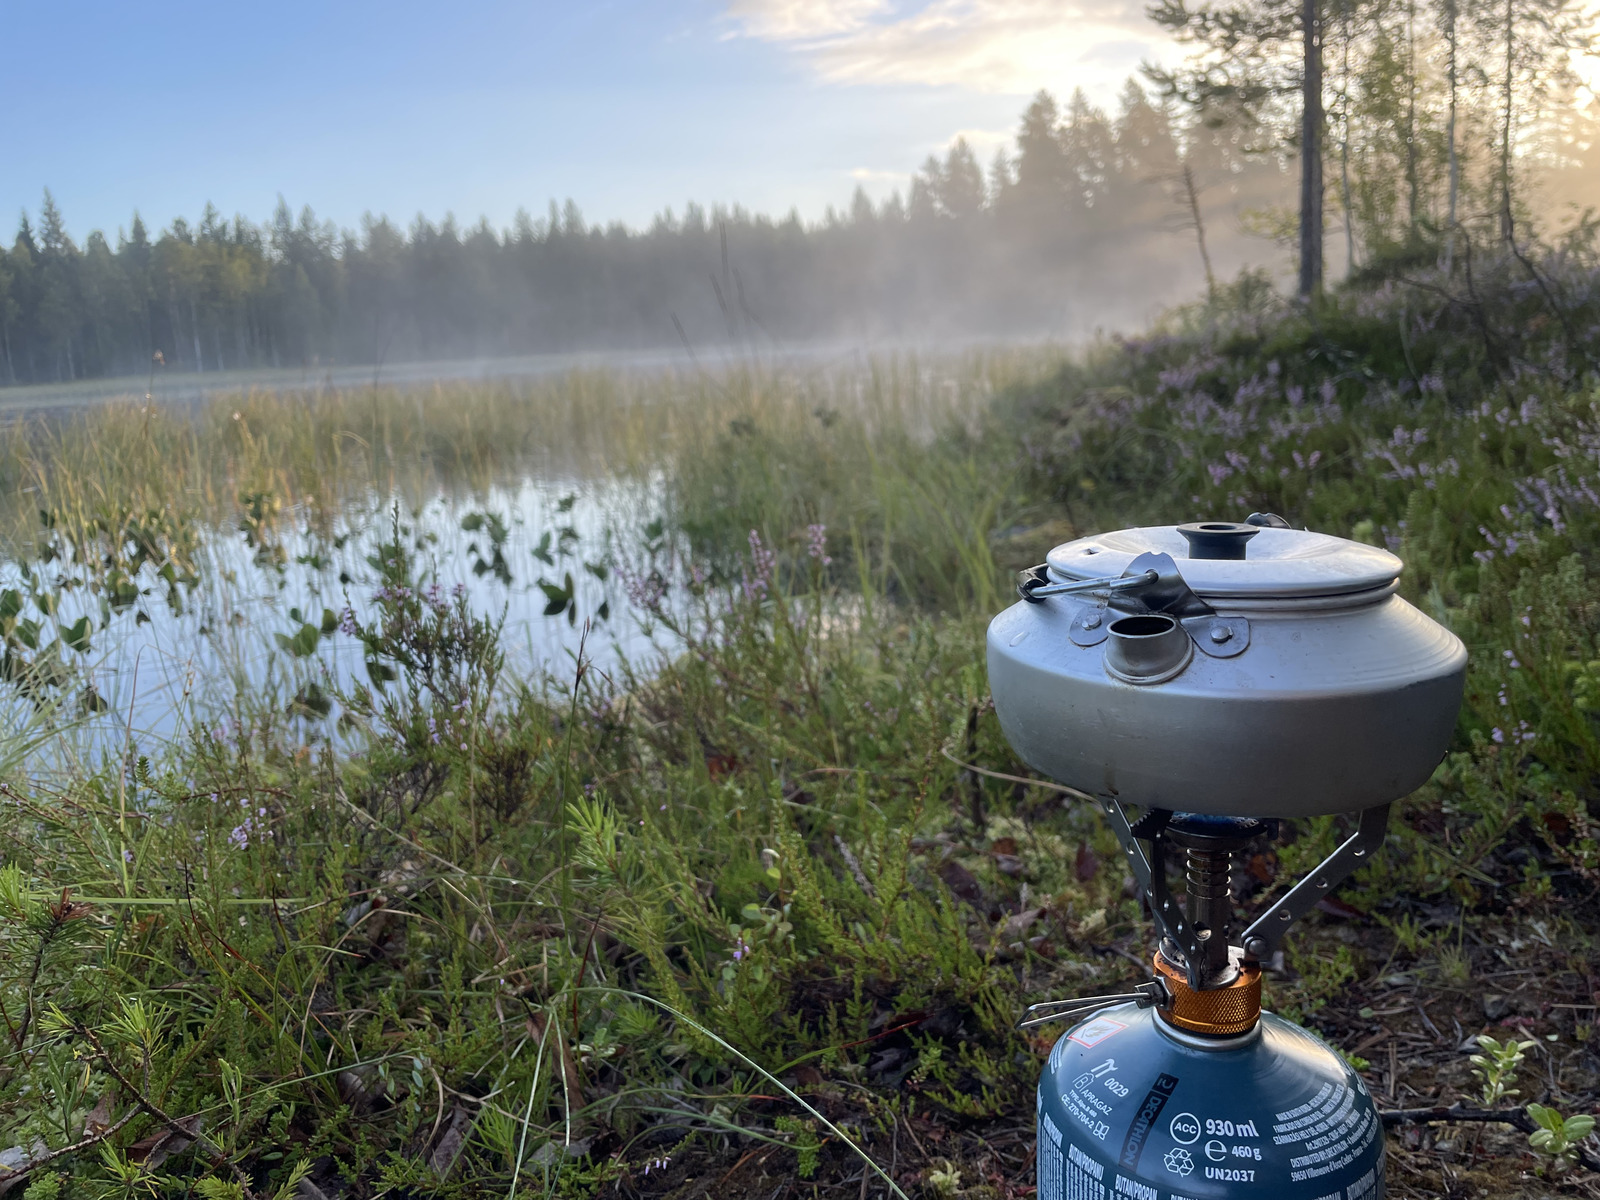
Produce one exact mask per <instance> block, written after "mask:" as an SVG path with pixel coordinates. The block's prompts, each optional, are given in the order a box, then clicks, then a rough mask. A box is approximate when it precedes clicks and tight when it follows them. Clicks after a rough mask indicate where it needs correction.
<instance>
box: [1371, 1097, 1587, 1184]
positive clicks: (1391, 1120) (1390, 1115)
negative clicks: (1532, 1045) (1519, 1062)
mask: <svg viewBox="0 0 1600 1200" xmlns="http://www.w3.org/2000/svg"><path fill="white" fill-rule="evenodd" d="M1378 1115H1379V1116H1381V1117H1382V1118H1383V1127H1384V1128H1385V1129H1392V1128H1394V1127H1395V1126H1397V1125H1429V1124H1433V1123H1435V1122H1438V1123H1443V1124H1490V1125H1509V1126H1511V1127H1512V1128H1513V1129H1519V1130H1521V1131H1522V1132H1523V1133H1533V1132H1535V1131H1536V1130H1537V1129H1538V1128H1539V1124H1538V1122H1537V1121H1535V1120H1534V1119H1533V1118H1532V1117H1530V1116H1529V1115H1528V1109H1527V1106H1526V1105H1519V1106H1518V1107H1516V1108H1467V1107H1465V1106H1464V1105H1462V1104H1460V1103H1456V1104H1452V1105H1449V1106H1448V1107H1446V1106H1445V1105H1442V1104H1441V1105H1436V1106H1435V1107H1433V1108H1395V1109H1390V1110H1389V1111H1388V1112H1380V1113H1379V1114H1378ZM1577 1150H1578V1161H1579V1162H1581V1163H1582V1164H1583V1165H1584V1166H1585V1167H1588V1168H1589V1170H1591V1171H1600V1155H1596V1154H1594V1153H1593V1152H1592V1151H1590V1150H1589V1149H1587V1148H1586V1147H1584V1146H1582V1145H1580V1146H1578V1147H1577Z"/></svg>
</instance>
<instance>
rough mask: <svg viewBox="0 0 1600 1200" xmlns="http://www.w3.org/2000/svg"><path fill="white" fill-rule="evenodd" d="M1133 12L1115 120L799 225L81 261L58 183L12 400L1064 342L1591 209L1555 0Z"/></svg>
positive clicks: (961, 153) (1040, 131) (1574, 33)
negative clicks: (1254, 278)
mask: <svg viewBox="0 0 1600 1200" xmlns="http://www.w3.org/2000/svg"><path fill="white" fill-rule="evenodd" d="M1151 12H1152V16H1153V17H1154V18H1155V19H1156V20H1157V21H1159V22H1160V23H1162V24H1163V25H1165V26H1167V27H1168V28H1170V29H1172V30H1173V31H1174V32H1176V33H1177V34H1178V36H1179V37H1180V38H1182V39H1186V40H1188V41H1190V42H1191V43H1193V45H1194V46H1195V48H1196V51H1197V53H1196V55H1195V56H1194V57H1193V58H1192V59H1191V60H1190V61H1189V62H1188V63H1187V64H1185V65H1184V66H1183V67H1181V68H1178V69H1173V70H1165V71H1162V70H1155V69H1149V70H1147V72H1146V75H1147V80H1146V83H1145V85H1141V84H1140V83H1138V82H1135V81H1130V82H1129V83H1128V85H1127V86H1126V87H1125V89H1124V91H1123V93H1122V95H1121V97H1120V99H1119V102H1118V104H1117V105H1116V107H1115V110H1114V111H1112V112H1107V111H1105V110H1103V109H1101V108H1099V107H1097V106H1095V105H1093V104H1091V103H1090V102H1089V101H1088V100H1087V98H1086V97H1085V96H1084V95H1083V94H1082V93H1081V92H1078V93H1075V94H1074V95H1073V96H1072V97H1071V98H1070V99H1069V100H1068V101H1067V103H1066V104H1064V105H1062V104H1058V102H1057V101H1056V99H1055V98H1054V97H1052V96H1051V95H1049V94H1048V93H1044V92H1041V93H1040V94H1039V95H1038V96H1036V97H1035V98H1034V100H1033V101H1032V102H1031V103H1030V104H1029V106H1028V108H1027V110H1026V111H1025V112H1024V113H1023V115H1022V118H1021V121H1020V123H1019V127H1018V130H1017V133H1016V137H1015V141H1014V144H1013V145H1012V146H1011V147H1010V148H1009V149H1002V150H1000V151H997V152H996V153H995V155H994V157H993V159H992V161H990V162H988V163H983V162H980V161H979V158H978V156H977V155H976V154H975V153H974V151H973V150H972V148H971V147H970V146H969V145H968V144H967V143H966V142H965V141H957V142H956V143H955V144H954V145H953V146H952V147H951V148H950V149H949V150H948V152H947V153H946V154H945V155H943V156H942V157H930V158H929V159H928V160H927V161H926V162H925V163H924V164H923V166H922V167H921V169H920V170H918V171H917V172H916V173H915V174H914V175H913V177H912V179H911V182H910V185H909V187H908V188H907V190H906V192H905V193H904V195H901V194H900V193H896V194H894V195H892V196H891V197H890V198H889V199H888V200H887V201H884V202H882V203H877V204H875V203H873V202H872V201H871V200H870V199H869V198H868V197H867V196H866V195H865V193H864V192H862V191H860V190H857V192H856V194H855V196H854V198H853V200H852V202H851V204H850V205H849V206H848V207H847V208H845V209H843V210H840V211H836V210H833V209H830V210H829V211H828V213H827V214H826V216H825V217H824V218H823V219H821V220H820V221H816V222H812V223H809V224H808V223H806V222H803V221H802V220H801V219H800V218H799V217H798V216H797V215H796V214H794V213H791V214H789V215H788V216H786V217H781V218H773V217H768V216H763V215H759V214H752V213H750V212H747V211H745V210H743V209H741V208H738V207H734V208H728V209H721V208H716V209H711V210H709V211H708V210H707V209H705V208H702V207H701V206H699V205H696V204H690V205H688V206H686V207H685V208H684V209H683V210H682V212H681V213H674V212H672V211H671V210H668V211H665V212H663V213H661V214H660V215H659V216H658V217H657V218H656V219H655V220H654V222H653V223H652V224H651V225H650V226H649V227H648V228H645V229H629V228H626V227H624V226H622V225H620V224H609V225H603V226H602V225H591V224H589V223H588V222H587V221H586V220H585V219H584V216H583V214H582V212H581V211H580V210H579V208H578V207H577V205H576V204H574V203H572V202H571V201H568V202H567V203H566V204H565V205H564V206H561V207H558V206H557V205H556V204H555V203H554V202H552V203H551V204H550V206H549V209H548V212H547V213H546V214H545V215H544V216H542V217H538V218H535V217H533V216H531V215H529V214H528V213H526V212H519V213H518V215H517V217H516V220H515V221H514V223H513V224H512V226H511V228H509V229H504V230H496V229H494V228H492V227H491V226H490V225H489V224H488V222H487V221H480V222H478V223H477V224H476V225H472V226H469V227H462V226H460V225H458V224H457V222H456V221H455V220H454V218H452V217H446V218H445V219H444V220H443V221H440V222H437V223H435V222H432V221H430V220H428V219H426V218H424V217H420V216H419V217H418V218H416V220H414V221H413V222H412V223H411V225H410V226H409V227H408V228H404V229H402V228H401V227H400V226H398V225H397V224H395V223H394V222H392V221H391V220H389V219H388V218H387V217H373V216H368V217H367V218H365V219H364V220H363V222H362V225H361V228H360V229H359V230H341V229H338V228H336V227H335V226H333V225H332V224H331V223H329V222H325V221H319V220H318V219H317V218H316V216H315V214H314V213H313V212H312V210H311V209H310V208H306V209H304V210H302V211H301V213H300V214H299V215H298V217H296V216H295V215H294V214H293V213H292V212H291V211H290V209H289V207H288V205H287V204H285V203H283V202H282V201H281V200H280V202H279V204H278V207H277V211H276V212H275V213H274V214H273V216H272V218H271V219H270V220H269V221H267V222H266V223H265V224H256V223H254V222H252V221H249V220H247V219H245V218H243V217H235V218H233V219H232V220H231V221H229V220H225V219H224V218H223V217H222V216H221V214H219V213H218V212H217V211H216V210H215V208H213V207H211V206H207V208H206V210H205V212H204V214H203V215H202V216H201V218H200V220H199V221H198V222H197V223H195V224H190V223H189V222H188V221H186V220H183V219H181V218H180V219H178V220H175V221H173V222H172V224H171V225H170V226H168V227H167V228H166V229H163V230H161V231H159V232H158V233H156V234H154V235H152V233H151V232H150V230H149V229H148V228H147V227H146V226H145V224H144V223H143V221H142V220H141V219H140V218H139V217H138V215H137V214H135V216H134V217H133V219H132V221H131V222H130V224H129V226H128V227H127V228H126V229H125V230H119V231H118V233H117V236H116V241H115V244H114V245H113V243H112V241H111V239H109V238H107V237H106V236H105V235H104V234H103V233H101V232H99V231H96V232H92V233H90V234H89V235H88V237H87V238H85V239H84V240H83V242H82V244H81V245H80V244H79V243H78V242H76V241H74V239H73V238H72V237H71V236H70V234H69V233H68V230H67V226H66V222H65V219H64V217H63V215H62V213H61V212H60V211H59V209H58V208H57V206H56V205H55V203H54V201H53V200H52V199H51V197H50V195H49V193H48V192H46V193H45V196H44V201H43V203H42V205H41V206H40V209H39V211H38V214H37V219H34V218H33V217H30V216H29V215H28V214H26V213H24V214H23V217H22V220H21V224H20V227H19V229H18V232H17V235H16V238H15V240H14V241H13V243H12V245H11V247H10V248H9V249H0V383H4V384H25V383H38V382H50V381H67V380H74V379H82V378H90V377H96V376H106V375H116V374H128V373H140V374H142V373H143V372H144V371H145V370H147V369H149V368H150V367H151V364H152V360H153V358H155V357H156V356H159V359H160V361H161V362H163V363H164V364H166V365H167V366H168V367H169V368H174V369H182V370H190V371H202V372H208V371H220V370H230V369H237V368H244V367H252V368H254V367H298V368H302V369H308V368H314V367H316V366H318V365H321V364H332V363H336V362H337V363H367V364H382V363H385V362H397V361H402V360H420V359H445V358H463V357H477V356H503V355H517V354H533V353H544V352H561V351H583V350H607V349H644V348H660V347H670V346H679V345H683V344H685V343H686V344H687V345H688V347H689V349H690V350H691V351H693V350H694V349H695V348H696V347H699V346H714V345H721V344H741V345H759V346H779V347H781V346H792V345H796V344H800V343H808V342H816V341H824V340H828V339H848V340H851V341H860V340H862V339H863V338H884V339H888V338H918V337H947V336H952V335H971V336H995V335H1008V334H1009V335H1037V334H1040V333H1054V334H1057V335H1072V334H1077V333H1082V332H1086V331H1088V330H1091V329H1093V328H1095V327H1107V326H1114V325H1116V324H1119V323H1122V322H1134V321H1139V320H1141V319H1143V318H1145V317H1148V316H1149V315H1150V313H1151V312H1152V311H1154V310H1156V309H1159V308H1164V307H1167V306H1170V305H1171V304H1173V303H1175V302H1178V301H1180V300H1184V299H1187V298H1189V297H1190V296H1192V295H1193V294H1194V293H1195V292H1197V291H1198V290H1200V289H1201V288H1202V287H1205V288H1215V287H1216V285H1217V280H1218V279H1219V278H1223V277H1226V276H1228V275H1231V274H1232V273H1234V272H1236V271H1238V270H1239V269H1240V268H1241V267H1243V266H1245V265H1246V264H1249V263H1252V262H1254V263H1273V264H1281V263H1282V262H1283V261H1284V257H1285V253H1287V254H1288V255H1289V256H1290V257H1293V256H1294V255H1295V254H1298V258H1299V265H1300V274H1301V283H1302V287H1303V288H1304V289H1307V290H1314V288H1315V287H1317V286H1320V283H1321V273H1322V263H1323V258H1324V254H1323V249H1322V245H1321V242H1322V236H1323V232H1324V230H1325V229H1331V230H1333V231H1334V233H1335V235H1336V239H1337V244H1338V247H1339V249H1340V250H1341V251H1342V254H1336V255H1335V261H1336V263H1338V262H1340V261H1341V260H1342V268H1343V270H1344V271H1346V272H1349V271H1356V270H1381V269H1383V267H1384V264H1385V263H1393V262H1404V263H1409V264H1416V263H1421V262H1428V263H1435V264H1441V265H1442V266H1443V267H1444V269H1446V270H1450V269H1454V265H1453V264H1454V263H1456V262H1457V261H1458V260H1459V259H1460V257H1461V256H1462V255H1463V254H1465V253H1467V252H1469V251H1471V250H1472V248H1473V247H1475V246H1476V247H1482V248H1492V247H1493V246H1494V245H1495V244H1496V243H1497V242H1504V241H1510V242H1511V243H1512V245H1513V248H1515V246H1516V238H1517V237H1518V236H1519V234H1518V231H1519V230H1520V231H1521V236H1522V237H1523V238H1527V237H1530V236H1532V235H1533V233H1534V232H1535V231H1536V230H1538V229H1540V228H1543V229H1544V230H1546V231H1551V230H1554V229H1556V228H1558V227H1559V226H1560V224H1561V222H1562V221H1563V220H1565V219H1566V217H1565V216H1564V215H1563V214H1564V213H1566V211H1567V210H1568V209H1570V208H1572V207H1573V205H1574V204H1575V203H1581V204H1589V203H1592V202H1594V201H1596V200H1600V194H1597V193H1600V183H1597V181H1600V137H1597V132H1600V120H1597V117H1600V106H1597V105H1596V104H1595V103H1593V102H1592V101H1591V102H1590V103H1588V104H1587V105H1585V104H1583V103H1582V102H1581V100H1580V92H1579V89H1578V81H1577V78H1576V76H1575V75H1574V74H1573V72H1572V69H1571V66H1570V60H1569V58H1568V53H1569V51H1571V50H1573V49H1574V48H1578V47H1581V46H1586V45H1587V44H1588V42H1587V39H1588V36H1589V33H1588V29H1587V27H1586V26H1585V25H1584V23H1583V22H1582V21H1581V20H1580V19H1578V17H1577V16H1576V15H1575V12H1574V10H1573V9H1572V7H1571V6H1570V5H1568V4H1567V3H1566V2H1565V0H1239V2H1238V3H1236V4H1233V5H1232V6H1226V5H1210V4H1204V3H1202V4H1198V5H1197V4H1192V3H1191V2H1190V0H1158V3H1157V4H1156V5H1155V6H1154V7H1153V8H1152V10H1151ZM1308 18H1309V20H1310V24H1309V25H1307V24H1306V21H1307V19H1308ZM1307 29H1310V30H1311V32H1312V36H1311V37H1310V38H1309V39H1308V38H1306V37H1305V36H1304V35H1305V33H1306V30H1307ZM1307 44H1310V45H1311V52H1306V51H1305V47H1306V45H1307ZM1324 68H1326V69H1324ZM1318 80H1320V85H1319V84H1318V82H1317V81H1318ZM1308 138H1309V144H1311V145H1312V146H1313V148H1314V150H1315V153H1314V154H1313V155H1310V156H1306V155H1302V154H1301V153H1300V151H1301V149H1302V148H1303V147H1304V146H1305V145H1307V144H1308ZM1297 174H1298V176H1299V189H1298V191H1299V199H1298V203H1297V201H1296V183H1295V181H1296V175H1297ZM1324 176H1326V177H1330V178H1331V179H1332V181H1333V186H1331V187H1328V186H1325V185H1324V183H1323V182H1322V180H1323V178H1324ZM1313 258H1314V261H1312V260H1313Z"/></svg>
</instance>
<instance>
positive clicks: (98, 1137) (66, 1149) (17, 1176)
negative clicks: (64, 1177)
mask: <svg viewBox="0 0 1600 1200" xmlns="http://www.w3.org/2000/svg"><path fill="white" fill-rule="evenodd" d="M140 1111H142V1110H141V1109H140V1108H139V1107H138V1106H137V1105H135V1106H134V1107H133V1108H130V1109H129V1110H128V1111H127V1112H126V1113H124V1114H123V1116H122V1118H121V1119H120V1120H119V1121H117V1123H116V1124H114V1125H108V1126H106V1128H104V1129H102V1130H100V1131H99V1132H98V1133H91V1134H89V1135H88V1136H86V1137H82V1138H79V1139H78V1140H77V1141H75V1142H73V1143H72V1144H71V1145H70V1146H62V1147H61V1148H60V1149H57V1150H52V1151H50V1152H49V1153H48V1154H41V1155H40V1156H39V1157H38V1158H30V1159H28V1160H27V1161H25V1162H23V1163H22V1164H21V1165H19V1166H15V1167H11V1168H9V1169H7V1168H4V1167H0V1171H3V1172H4V1174H0V1193H3V1192H6V1191H8V1190H10V1188H11V1187H12V1186H13V1185H15V1184H16V1183H18V1182H20V1181H21V1180H22V1179H24V1178H25V1177H26V1176H28V1175H29V1174H31V1173H32V1172H34V1171H37V1170H38V1169H39V1168H40V1167H43V1166H48V1165H49V1164H50V1163H53V1162H55V1161H56V1159H58V1158H65V1157H66V1156H67V1155H69V1154H76V1153H77V1152H78V1151H80V1150H87V1149H88V1148H89V1147H90V1146H96V1145H99V1144H100V1143H101V1142H103V1141H105V1140H106V1139H107V1138H109V1137H111V1136H113V1135H115V1134H117V1133H120V1132H121V1131H122V1127H123V1126H124V1125H126V1124H127V1123H128V1122H129V1121H131V1120H133V1119H134V1118H135V1117H136V1116H138V1115H139V1113H140Z"/></svg>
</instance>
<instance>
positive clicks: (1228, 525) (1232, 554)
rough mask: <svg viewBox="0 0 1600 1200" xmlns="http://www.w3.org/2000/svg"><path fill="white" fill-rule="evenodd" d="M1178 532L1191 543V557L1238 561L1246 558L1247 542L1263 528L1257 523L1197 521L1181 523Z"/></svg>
mask: <svg viewBox="0 0 1600 1200" xmlns="http://www.w3.org/2000/svg"><path fill="white" fill-rule="evenodd" d="M1178 532H1179V533H1181V534H1183V537H1184V540H1185V541H1186V542H1188V543H1189V557H1190V558H1210V559H1226V560H1229V561H1232V562H1238V561H1241V560H1242V559H1243V558H1244V547H1245V543H1246V542H1248V541H1249V540H1250V539H1251V538H1253V537H1255V536H1256V534H1258V533H1260V532H1261V530H1260V528H1259V527H1257V526H1255V525H1246V524H1242V523H1240V522H1238V521H1195V522H1193V523H1192V524H1189V525H1179V526H1178Z"/></svg>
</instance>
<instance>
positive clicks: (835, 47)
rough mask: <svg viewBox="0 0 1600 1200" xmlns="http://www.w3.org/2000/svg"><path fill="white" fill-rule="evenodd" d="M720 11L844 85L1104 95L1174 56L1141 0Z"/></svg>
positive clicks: (821, 1)
mask: <svg viewBox="0 0 1600 1200" xmlns="http://www.w3.org/2000/svg"><path fill="white" fill-rule="evenodd" d="M727 12H728V16H729V17H730V18H731V19H732V20H733V21H734V22H735V24H736V26H737V27H738V29H739V31H740V32H741V33H742V34H744V35H745V36H748V37H755V38H760V39H762V40H764V41H772V42H778V43H781V44H784V45H787V46H789V47H790V48H791V49H793V50H794V51H795V52H796V53H798V54H800V55H802V56H803V57H805V58H806V59H807V60H808V61H809V62H810V63H811V65H812V66H813V68H814V69H815V70H816V71H817V73H818V75H819V76H820V77H821V78H822V79H823V80H825V81H827V82H830V83H836V84H846V85H849V84H914V85H924V86H932V87H957V88H963V89H966V90H969V91H978V92H992V93H1003V94H1015V95H1028V94H1030V93H1032V92H1035V91H1037V90H1038V89H1039V88H1042V87H1043V88H1050V89H1051V90H1053V91H1057V92H1070V91H1071V89H1072V88H1074V87H1082V88H1084V89H1085V90H1086V91H1088V92H1089V93H1090V94H1091V95H1093V96H1094V97H1095V98H1096V99H1097V100H1099V101H1101V102H1102V103H1104V102H1109V101H1110V100H1111V99H1112V98H1113V97H1114V96H1115V94H1116V92H1117V90H1118V89H1119V88H1120V87H1121V85H1122V82H1123V81H1124V80H1125V79H1126V78H1127V77H1128V76H1129V75H1130V74H1132V73H1134V72H1135V71H1137V69H1138V66H1139V63H1140V61H1141V60H1144V59H1149V58H1156V59H1167V58H1170V57H1171V56H1172V55H1173V46H1172V43H1171V41H1170V40H1169V39H1168V38H1167V37H1166V36H1165V34H1164V33H1162V31H1161V30H1159V29H1158V28H1157V27H1156V26H1155V25H1154V24H1153V23H1152V22H1151V21H1150V20H1149V18H1147V17H1146V16H1145V15H1144V3H1143V0H900V2H898V3H895V2H891V0H732V2H731V3H730V4H729V7H728V10H727Z"/></svg>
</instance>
